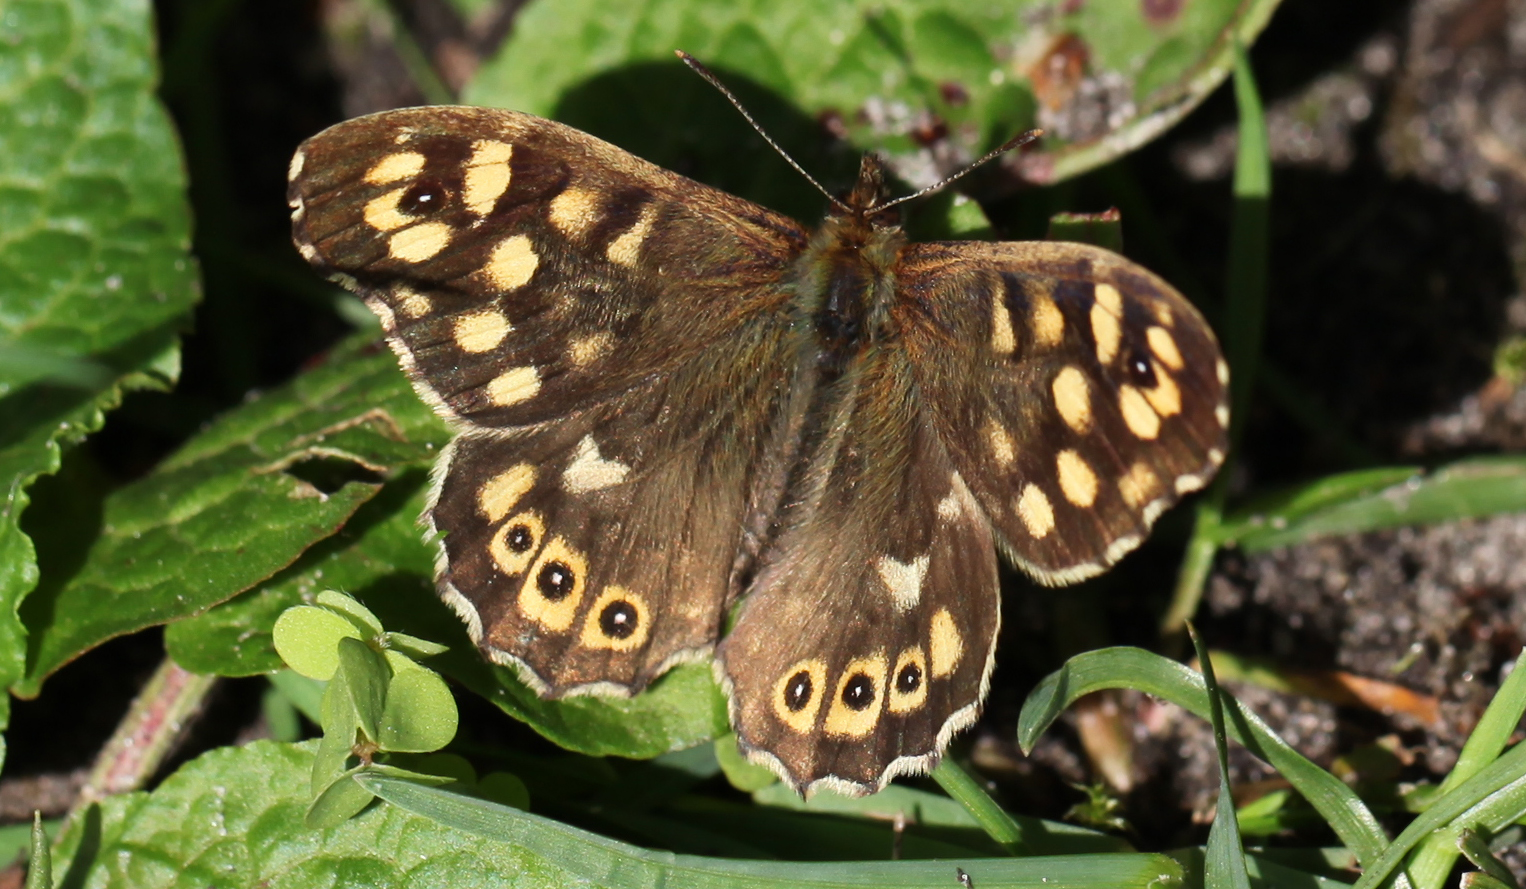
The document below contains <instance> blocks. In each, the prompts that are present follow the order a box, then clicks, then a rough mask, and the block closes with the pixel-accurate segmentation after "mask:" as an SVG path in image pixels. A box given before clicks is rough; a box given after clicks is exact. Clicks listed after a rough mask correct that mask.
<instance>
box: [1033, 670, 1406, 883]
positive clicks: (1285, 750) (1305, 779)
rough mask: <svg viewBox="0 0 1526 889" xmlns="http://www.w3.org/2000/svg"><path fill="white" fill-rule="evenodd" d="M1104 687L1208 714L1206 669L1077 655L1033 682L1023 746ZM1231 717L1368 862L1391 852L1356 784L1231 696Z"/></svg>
mask: <svg viewBox="0 0 1526 889" xmlns="http://www.w3.org/2000/svg"><path fill="white" fill-rule="evenodd" d="M1105 688H1133V689H1137V690H1139V691H1143V692H1145V693H1147V694H1151V695H1155V696H1156V697H1159V698H1164V699H1165V700H1168V701H1170V702H1171V703H1173V704H1176V705H1177V706H1178V707H1181V708H1182V709H1184V710H1187V711H1188V712H1190V713H1193V714H1194V715H1196V716H1198V717H1199V718H1201V719H1207V718H1209V703H1208V692H1207V689H1206V688H1205V687H1204V685H1203V677H1202V674H1200V673H1197V672H1195V671H1193V670H1191V669H1189V668H1188V667H1186V666H1184V665H1182V664H1179V663H1177V662H1175V661H1172V660H1168V659H1167V658H1163V657H1161V656H1160V655H1158V654H1153V653H1151V652H1148V651H1144V650H1142V649H1138V648H1105V649H1102V650H1100V651H1090V652H1087V653H1085V654H1080V655H1077V656H1075V657H1073V658H1071V659H1070V660H1068V661H1066V662H1065V666H1063V667H1061V668H1060V669H1059V670H1056V671H1055V672H1053V673H1051V674H1049V675H1048V676H1046V677H1045V678H1044V680H1043V681H1042V682H1040V683H1039V684H1038V685H1037V686H1036V687H1034V689H1033V691H1032V692H1030V693H1029V695H1028V700H1027V701H1025V702H1024V703H1023V710H1022V713H1021V714H1020V715H1019V717H1018V721H1017V740H1018V744H1020V745H1021V746H1022V748H1023V749H1024V750H1032V749H1033V745H1034V743H1035V742H1036V741H1037V740H1038V737H1039V735H1041V734H1043V732H1044V730H1045V729H1046V728H1048V727H1049V725H1050V723H1052V722H1053V721H1054V720H1055V718H1056V717H1057V716H1059V715H1060V713H1061V712H1062V711H1064V709H1065V708H1066V707H1069V706H1070V705H1071V704H1072V703H1074V702H1075V701H1076V699H1078V698H1080V697H1081V696H1083V695H1087V694H1090V693H1091V692H1094V691H1101V690H1103V689H1105ZM1228 717H1229V718H1228V722H1227V724H1226V726H1225V729H1226V731H1227V732H1228V733H1229V736H1230V737H1231V738H1234V739H1235V740H1236V741H1238V742H1239V743H1241V744H1243V745H1244V746H1245V748H1246V749H1247V750H1249V751H1250V752H1251V753H1252V754H1254V755H1255V756H1257V757H1259V758H1260V759H1261V760H1262V761H1263V762H1266V763H1269V764H1271V766H1272V767H1273V768H1275V769H1277V771H1279V772H1281V773H1282V776H1283V777H1284V778H1286V779H1288V781H1289V783H1291V784H1292V785H1293V787H1294V788H1295V789H1297V790H1298V792H1299V793H1301V794H1302V795H1303V797H1304V798H1305V799H1307V800H1308V801H1309V803H1310V804H1311V805H1312V806H1314V808H1315V809H1316V810H1318V812H1319V813H1320V815H1321V816H1322V817H1323V818H1324V819H1325V821H1326V822H1327V823H1328V824H1329V825H1330V829H1331V830H1333V831H1335V834H1336V835H1337V836H1339V837H1340V838H1341V842H1343V843H1344V844H1345V845H1346V846H1347V847H1348V848H1350V849H1351V851H1352V852H1353V853H1354V854H1355V855H1356V856H1357V858H1358V860H1360V861H1361V862H1362V864H1363V865H1364V866H1365V865H1370V864H1371V863H1372V862H1374V861H1376V860H1378V859H1379V858H1380V857H1381V856H1383V855H1384V854H1386V852H1385V850H1386V849H1387V848H1388V847H1389V843H1388V836H1387V834H1385V833H1384V831H1383V827H1382V825H1381V824H1379V823H1378V820H1377V819H1376V818H1375V817H1373V814H1372V812H1371V811H1369V810H1368V808H1367V806H1366V805H1365V804H1364V803H1363V802H1362V801H1361V799H1360V798H1358V797H1357V795H1356V793H1355V792H1354V791H1352V789H1351V788H1350V787H1347V786H1346V785H1345V784H1344V783H1342V782H1341V780H1340V779H1339V778H1336V777H1335V776H1334V775H1332V774H1330V773H1329V772H1327V771H1325V770H1324V769H1321V768H1320V767H1319V766H1316V765H1315V764H1314V763H1312V762H1310V761H1309V760H1308V759H1306V758H1304V756H1303V755H1302V754H1300V753H1299V752H1298V751H1296V750H1294V749H1293V748H1292V747H1290V746H1288V743H1287V742H1286V741H1284V740H1282V739H1281V738H1279V737H1277V735H1276V734H1275V733H1274V732H1273V731H1272V730H1271V729H1269V728H1267V726H1266V724H1265V723H1264V722H1262V721H1261V718H1260V717H1258V716H1256V714H1255V713H1252V712H1251V711H1250V710H1248V709H1246V708H1245V706H1244V705H1243V704H1240V703H1239V702H1238V701H1235V702H1233V707H1232V708H1231V709H1230V711H1229V714H1228Z"/></svg>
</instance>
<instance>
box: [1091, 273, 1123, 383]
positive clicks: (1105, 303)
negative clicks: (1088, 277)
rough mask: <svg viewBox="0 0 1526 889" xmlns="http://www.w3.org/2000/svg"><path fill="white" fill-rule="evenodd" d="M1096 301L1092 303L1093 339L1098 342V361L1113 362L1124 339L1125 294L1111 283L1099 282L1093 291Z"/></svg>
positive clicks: (1106, 363)
mask: <svg viewBox="0 0 1526 889" xmlns="http://www.w3.org/2000/svg"><path fill="white" fill-rule="evenodd" d="M1093 295H1094V296H1095V297H1096V302H1094V303H1092V310H1091V324H1092V339H1093V340H1094V341H1095V342H1096V344H1097V362H1098V363H1099V364H1102V365H1108V364H1111V363H1112V361H1113V358H1114V357H1115V356H1116V355H1117V354H1118V343H1119V341H1120V340H1122V339H1123V325H1122V322H1121V320H1120V319H1121V318H1122V317H1123V295H1122V294H1121V293H1119V292H1118V288H1117V287H1114V286H1113V285H1111V284H1098V285H1097V286H1096V288H1095V290H1094V291H1093Z"/></svg>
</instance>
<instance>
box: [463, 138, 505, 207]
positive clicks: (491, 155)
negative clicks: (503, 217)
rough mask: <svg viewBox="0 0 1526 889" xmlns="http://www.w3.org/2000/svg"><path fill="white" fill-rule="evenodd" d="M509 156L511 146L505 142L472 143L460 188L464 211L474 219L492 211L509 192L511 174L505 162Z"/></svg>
mask: <svg viewBox="0 0 1526 889" xmlns="http://www.w3.org/2000/svg"><path fill="white" fill-rule="evenodd" d="M513 156H514V146H513V145H510V144H509V143H507V142H498V141H495V140H492V139H479V140H477V141H476V142H474V143H472V157H471V160H470V161H468V162H467V169H466V177H465V180H464V181H463V183H462V189H461V193H462V200H463V201H464V202H465V203H466V209H468V210H470V211H471V212H472V213H473V214H474V215H476V216H486V215H488V214H489V213H491V212H492V211H493V205H495V204H497V203H498V199H499V198H500V197H502V196H503V193H504V192H506V191H508V190H509V182H510V180H511V179H512V175H513V174H512V172H511V168H510V166H509V159H510V158H511V157H513Z"/></svg>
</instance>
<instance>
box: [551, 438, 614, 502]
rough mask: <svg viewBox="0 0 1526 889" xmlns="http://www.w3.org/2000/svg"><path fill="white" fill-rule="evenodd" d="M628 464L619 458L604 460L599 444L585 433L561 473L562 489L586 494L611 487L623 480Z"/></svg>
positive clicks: (571, 492) (572, 492) (570, 492)
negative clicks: (575, 451)
mask: <svg viewBox="0 0 1526 889" xmlns="http://www.w3.org/2000/svg"><path fill="white" fill-rule="evenodd" d="M630 471H631V468H630V466H628V465H626V464H624V463H621V462H620V461H619V460H606V459H605V458H604V457H603V456H602V455H600V454H599V445H598V443H597V442H595V441H594V440H593V436H592V435H585V436H583V439H582V440H581V441H579V442H578V450H577V453H576V454H575V455H573V458H572V462H571V463H570V464H568V466H567V469H566V471H565V472H563V473H562V489H563V490H565V491H567V492H568V493H569V494H586V493H588V492H589V491H599V490H603V489H604V488H609V487H613V486H614V485H618V484H620V483H621V482H623V481H625V476H626V473H628V472H630Z"/></svg>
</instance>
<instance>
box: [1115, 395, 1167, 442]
mask: <svg viewBox="0 0 1526 889" xmlns="http://www.w3.org/2000/svg"><path fill="white" fill-rule="evenodd" d="M1118 410H1119V411H1121V412H1122V413H1123V422H1124V423H1125V424H1126V425H1127V426H1128V427H1129V431H1130V432H1132V433H1134V435H1135V436H1136V437H1138V438H1143V439H1145V440H1147V441H1148V440H1151V439H1154V438H1155V436H1157V435H1159V434H1160V415H1159V414H1157V413H1155V409H1154V408H1152V407H1150V402H1149V400H1147V399H1146V398H1145V397H1144V393H1142V392H1140V391H1139V390H1138V389H1136V388H1135V387H1133V386H1120V387H1118Z"/></svg>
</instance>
